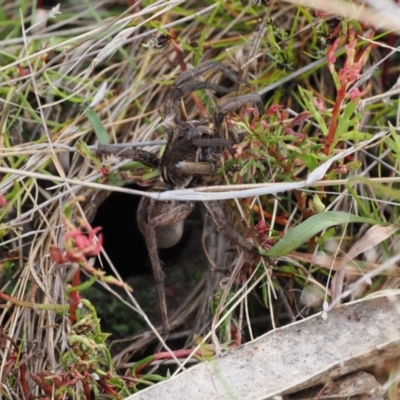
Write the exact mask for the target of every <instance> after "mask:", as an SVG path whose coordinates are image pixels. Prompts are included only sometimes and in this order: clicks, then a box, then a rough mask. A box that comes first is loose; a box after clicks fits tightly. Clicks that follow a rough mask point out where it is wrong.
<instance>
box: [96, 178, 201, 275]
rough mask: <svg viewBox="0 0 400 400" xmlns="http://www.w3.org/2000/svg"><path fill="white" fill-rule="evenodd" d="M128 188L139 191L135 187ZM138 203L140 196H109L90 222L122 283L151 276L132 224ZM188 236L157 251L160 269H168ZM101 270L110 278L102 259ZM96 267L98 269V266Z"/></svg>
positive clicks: (142, 243) (139, 236)
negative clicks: (100, 236)
mask: <svg viewBox="0 0 400 400" xmlns="http://www.w3.org/2000/svg"><path fill="white" fill-rule="evenodd" d="M128 187H129V188H131V189H136V190H140V189H141V188H140V187H139V186H137V185H131V186H128ZM140 200H141V197H140V196H132V195H129V194H125V193H117V192H115V193H112V194H111V195H110V196H109V197H108V198H107V199H106V200H105V201H104V202H103V203H102V204H101V206H100V207H99V209H98V211H97V213H96V216H95V218H94V220H93V222H92V226H93V227H96V226H101V227H102V231H101V232H102V233H103V237H104V249H105V250H106V252H107V254H108V256H109V257H110V259H111V261H112V263H113V264H114V266H115V268H116V269H117V270H118V273H119V274H120V275H121V277H122V279H124V280H125V279H127V278H129V277H131V276H138V275H139V276H140V275H145V274H152V270H151V264H150V258H149V253H148V251H147V248H146V242H145V240H144V237H143V235H142V234H141V232H140V230H139V227H138V224H137V221H136V210H137V208H138V205H139V202H140ZM193 215H194V214H193ZM190 234H191V230H190V228H187V227H186V228H185V234H184V236H183V238H182V240H181V241H180V242H179V243H178V244H177V245H176V246H174V247H171V248H169V249H161V250H160V251H159V255H160V258H161V260H162V262H163V268H168V267H169V266H170V265H171V264H172V263H173V262H174V261H176V259H177V258H179V255H180V253H181V251H182V248H183V247H184V246H185V244H186V243H187V241H188V240H189V237H190ZM102 266H103V267H104V270H105V271H106V273H107V274H112V270H111V267H110V265H109V264H108V262H107V261H106V260H105V259H104V257H102ZM97 267H100V263H99V262H97Z"/></svg>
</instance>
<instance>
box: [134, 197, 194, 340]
mask: <svg viewBox="0 0 400 400" xmlns="http://www.w3.org/2000/svg"><path fill="white" fill-rule="evenodd" d="M161 203H164V202H160V201H158V202H157V201H154V200H151V199H148V198H142V200H141V202H140V204H139V208H138V213H137V219H138V223H139V227H141V230H142V229H143V228H144V229H143V230H144V232H143V233H144V237H145V240H146V246H147V249H148V251H149V256H150V261H151V266H152V269H153V275H154V280H155V282H156V287H157V293H158V300H159V304H160V311H161V318H162V325H163V330H162V336H163V338H164V339H166V337H167V336H168V333H169V330H170V326H169V322H168V312H167V303H166V300H165V289H164V273H163V271H162V267H161V261H160V258H159V256H158V242H159V243H160V242H161V243H162V242H163V241H164V240H165V241H166V242H168V241H169V240H170V236H173V235H174V230H178V231H179V230H180V228H181V226H182V228H183V223H184V220H185V219H186V217H187V216H188V215H189V214H190V213H191V212H192V211H193V208H194V204H193V203H189V202H185V203H180V204H178V205H176V206H173V207H171V208H169V209H168V206H167V211H164V212H163V213H162V214H158V215H155V216H153V217H150V219H149V220H147V218H148V216H151V215H152V210H151V208H152V207H157V206H159V205H160V204H161ZM166 204H168V203H166ZM164 210H165V208H164ZM164 227H167V228H168V229H166V230H162V228H164ZM160 228H161V229H160ZM182 231H183V229H182ZM160 232H161V235H164V236H165V235H166V236H167V237H165V238H164V237H160ZM178 236H179V238H178V241H179V239H180V236H181V235H179V233H178ZM170 246H172V245H166V246H160V247H170Z"/></svg>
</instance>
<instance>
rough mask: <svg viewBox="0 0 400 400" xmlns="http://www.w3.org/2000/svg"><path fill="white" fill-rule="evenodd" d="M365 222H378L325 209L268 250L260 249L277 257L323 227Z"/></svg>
mask: <svg viewBox="0 0 400 400" xmlns="http://www.w3.org/2000/svg"><path fill="white" fill-rule="evenodd" d="M354 222H358V223H367V224H371V225H375V224H377V223H378V222H377V221H376V220H374V219H371V218H365V217H359V216H358V215H353V214H349V213H347V212H341V211H327V212H324V213H320V214H317V215H314V216H312V217H311V218H309V219H307V220H306V221H304V222H303V223H301V224H300V225H298V226H296V227H295V228H293V229H292V230H291V231H290V232H288V233H287V234H286V235H285V237H284V238H283V239H281V240H280V241H279V242H278V243H277V244H276V245H275V246H273V247H272V248H271V249H269V250H268V251H262V254H265V255H267V256H270V257H279V256H283V255H285V254H288V253H290V252H291V251H294V250H296V249H297V248H298V247H300V246H301V245H302V244H304V243H306V242H307V241H308V240H309V239H310V238H312V237H313V236H315V235H316V234H317V233H319V232H321V231H323V230H324V229H327V228H330V227H331V226H334V225H339V224H344V223H354Z"/></svg>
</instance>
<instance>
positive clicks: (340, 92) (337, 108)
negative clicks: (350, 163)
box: [324, 84, 346, 155]
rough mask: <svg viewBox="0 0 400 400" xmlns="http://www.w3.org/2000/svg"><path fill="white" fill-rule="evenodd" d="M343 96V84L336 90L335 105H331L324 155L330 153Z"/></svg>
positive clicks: (344, 86) (344, 91)
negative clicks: (330, 118) (330, 117)
mask: <svg viewBox="0 0 400 400" xmlns="http://www.w3.org/2000/svg"><path fill="white" fill-rule="evenodd" d="M345 96H346V85H345V84H343V85H342V86H341V87H340V89H339V90H338V93H337V96H336V101H335V105H334V106H333V111H332V120H331V124H330V126H329V131H328V135H327V137H326V141H325V146H324V154H325V155H329V154H330V151H331V146H332V143H333V142H334V140H335V133H336V128H337V124H338V119H339V112H340V106H341V105H342V103H343V101H344V99H345Z"/></svg>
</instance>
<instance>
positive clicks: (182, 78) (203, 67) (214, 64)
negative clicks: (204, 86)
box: [175, 60, 249, 86]
mask: <svg viewBox="0 0 400 400" xmlns="http://www.w3.org/2000/svg"><path fill="white" fill-rule="evenodd" d="M214 69H219V70H220V71H221V72H222V73H223V74H224V75H226V76H227V77H228V78H229V79H230V80H231V81H232V82H239V83H244V84H245V85H246V86H249V83H248V82H246V81H244V80H242V79H239V78H238V77H237V75H236V74H235V73H234V72H233V71H232V70H230V69H229V68H227V67H225V66H224V65H222V64H220V63H219V62H218V61H214V60H210V61H206V62H203V63H201V64H200V65H199V66H198V67H196V68H192V69H189V70H187V71H185V72H183V73H182V74H180V75H179V76H178V77H177V78H176V80H175V86H181V85H184V84H185V83H188V82H190V81H192V80H193V79H195V78H197V77H198V76H201V75H203V74H205V73H206V72H208V71H212V70H214Z"/></svg>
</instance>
